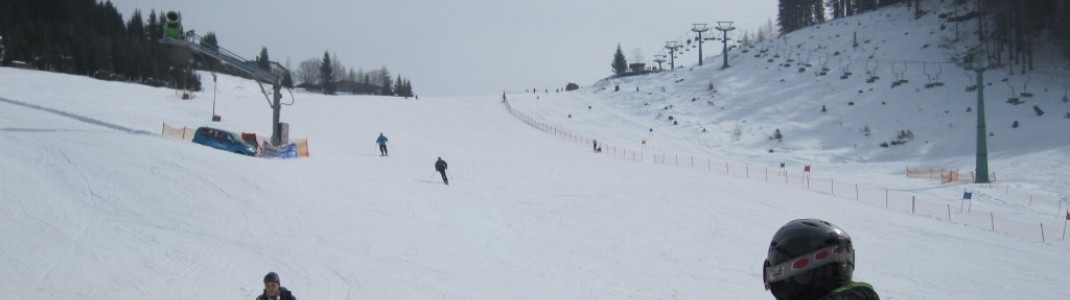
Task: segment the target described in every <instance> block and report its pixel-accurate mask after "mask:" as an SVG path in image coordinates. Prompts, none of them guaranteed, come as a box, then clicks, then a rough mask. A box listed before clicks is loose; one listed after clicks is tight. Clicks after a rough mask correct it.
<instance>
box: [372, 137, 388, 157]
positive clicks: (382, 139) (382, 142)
mask: <svg viewBox="0 0 1070 300" xmlns="http://www.w3.org/2000/svg"><path fill="white" fill-rule="evenodd" d="M387 141H389V140H388V139H387V138H386V136H385V135H383V133H382V132H380V133H379V138H377V139H375V143H376V144H379V156H386V155H387V154H386V142H387Z"/></svg>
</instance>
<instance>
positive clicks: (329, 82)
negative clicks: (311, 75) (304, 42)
mask: <svg viewBox="0 0 1070 300" xmlns="http://www.w3.org/2000/svg"><path fill="white" fill-rule="evenodd" d="M320 85H321V86H323V93H324V94H326V95H334V92H335V91H336V90H337V86H336V85H335V82H334V69H332V68H331V54H330V53H328V52H327V51H323V61H322V62H320Z"/></svg>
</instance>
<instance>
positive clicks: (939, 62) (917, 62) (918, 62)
mask: <svg viewBox="0 0 1070 300" xmlns="http://www.w3.org/2000/svg"><path fill="white" fill-rule="evenodd" d="M776 48H778V49H777V50H779V48H780V47H776ZM791 51H799V52H810V53H815V54H818V55H830V54H828V53H824V52H818V51H813V50H801V49H791ZM838 56H841V57H842V58H847V59H851V60H879V61H882V62H886V63H891V62H902V63H914V64H921V63H932V64H950V65H957V63H955V62H946V61H924V60H902V59H888V58H868V57H867V58H860V57H852V56H845V55H838Z"/></svg>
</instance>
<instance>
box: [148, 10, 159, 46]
mask: <svg viewBox="0 0 1070 300" xmlns="http://www.w3.org/2000/svg"><path fill="white" fill-rule="evenodd" d="M145 35H147V36H148V39H149V40H150V41H152V40H156V39H158V38H160V37H162V36H163V27H162V26H160V23H159V20H157V19H156V10H155V9H154V10H152V12H150V13H149V25H148V26H147V27H145Z"/></svg>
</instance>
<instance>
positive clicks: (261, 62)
mask: <svg viewBox="0 0 1070 300" xmlns="http://www.w3.org/2000/svg"><path fill="white" fill-rule="evenodd" d="M256 65H257V66H258V67H260V68H261V69H264V70H271V59H270V58H268V50H267V47H262V48H260V56H258V57H257V58H256Z"/></svg>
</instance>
